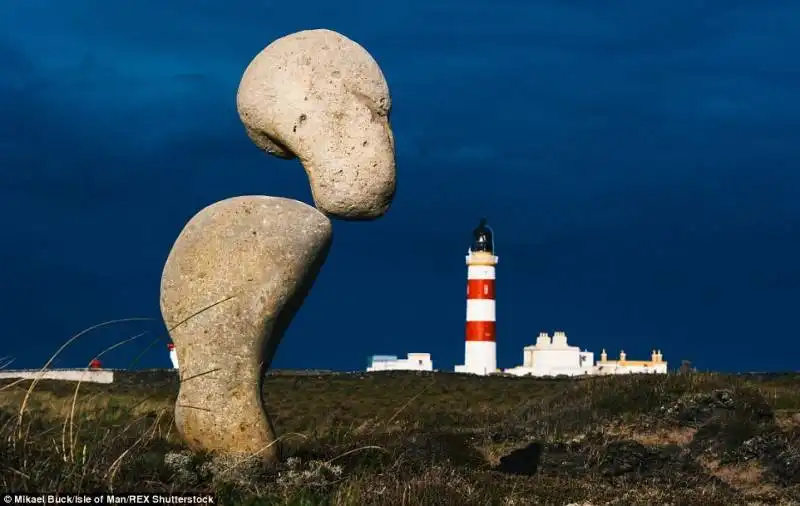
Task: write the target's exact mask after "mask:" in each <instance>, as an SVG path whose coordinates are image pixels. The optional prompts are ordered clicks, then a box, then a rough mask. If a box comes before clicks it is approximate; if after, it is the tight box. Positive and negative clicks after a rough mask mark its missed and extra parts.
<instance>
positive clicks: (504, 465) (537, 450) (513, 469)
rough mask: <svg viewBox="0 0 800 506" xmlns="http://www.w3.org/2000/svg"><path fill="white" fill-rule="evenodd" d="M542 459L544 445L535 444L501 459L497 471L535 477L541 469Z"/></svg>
mask: <svg viewBox="0 0 800 506" xmlns="http://www.w3.org/2000/svg"><path fill="white" fill-rule="evenodd" d="M541 458H542V444H541V443H538V442H533V443H530V444H529V445H528V446H525V447H524V448H518V449H516V450H514V451H512V452H511V453H509V454H508V455H504V456H503V457H500V463H499V464H498V465H497V467H496V468H495V469H496V470H497V471H500V472H501V473H508V474H519V475H523V476H533V475H534V474H536V471H537V469H538V468H539V462H540V460H541Z"/></svg>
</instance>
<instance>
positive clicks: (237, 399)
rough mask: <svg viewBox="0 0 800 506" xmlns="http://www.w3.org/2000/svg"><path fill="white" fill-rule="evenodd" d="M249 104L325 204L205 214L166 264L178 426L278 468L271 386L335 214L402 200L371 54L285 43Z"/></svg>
mask: <svg viewBox="0 0 800 506" xmlns="http://www.w3.org/2000/svg"><path fill="white" fill-rule="evenodd" d="M237 107H238V110H239V114H240V117H241V120H242V122H243V124H244V126H245V130H246V132H247V134H248V135H249V136H250V138H251V139H252V140H253V141H254V142H255V144H256V145H257V146H258V147H259V148H261V149H263V150H264V151H266V152H268V153H270V154H272V155H275V156H278V157H281V158H285V159H291V158H295V157H297V158H298V159H299V160H300V162H301V163H302V165H303V167H304V169H305V171H306V174H307V175H308V179H309V183H310V185H311V189H312V193H313V197H314V202H315V204H316V206H317V207H318V208H319V210H317V209H315V208H313V207H311V206H308V205H306V204H304V203H301V202H298V201H296V200H292V199H286V198H279V197H268V196H244V197H235V198H231V199H227V200H223V201H221V202H217V203H215V204H212V205H210V206H208V207H206V208H205V209H203V210H201V211H200V212H199V213H198V214H197V215H195V216H194V217H193V218H192V219H191V220H190V221H189V223H188V224H187V225H186V227H185V228H184V229H183V231H182V232H181V233H180V235H179V236H178V239H177V240H176V242H175V244H174V245H173V247H172V250H171V251H170V253H169V257H168V258H167V262H166V264H165V267H164V272H163V275H162V279H161V312H162V315H163V317H164V321H165V323H166V324H167V326H168V328H170V329H171V330H170V336H171V337H172V340H173V342H174V343H175V345H176V346H175V347H176V349H177V352H178V361H179V363H180V364H181V368H180V374H181V388H180V393H179V395H178V400H177V403H176V407H175V422H176V425H177V426H178V429H179V431H180V433H181V434H182V436H183V437H184V439H185V440H186V442H187V443H188V444H189V446H190V447H191V448H193V449H197V450H205V451H211V452H212V453H215V454H217V455H223V456H227V457H230V456H243V457H245V456H258V458H259V459H260V460H261V461H262V462H268V463H269V462H275V461H276V460H277V459H278V458H279V457H280V448H279V445H278V444H277V441H276V435H275V432H274V430H273V428H272V425H271V422H270V420H269V416H268V415H267V413H266V410H265V408H264V406H263V402H262V397H261V387H262V381H263V377H264V374H265V372H266V371H267V369H268V368H269V366H270V363H271V361H272V357H273V356H274V354H275V351H276V349H277V347H278V344H279V343H280V340H281V338H282V336H283V333H284V331H285V330H286V328H287V327H288V325H289V323H290V322H291V319H292V317H293V316H294V314H295V312H296V311H297V309H298V308H299V307H300V305H301V304H302V301H303V299H304V297H305V295H306V294H307V293H308V290H309V289H310V287H311V285H312V284H313V282H314V279H315V278H316V275H317V273H318V272H319V269H320V268H321V266H322V264H323V263H324V261H325V258H326V256H327V252H328V250H329V248H330V244H331V240H332V228H331V223H330V221H329V217H330V218H338V219H345V220H368V219H376V218H378V217H380V216H382V215H383V214H384V213H385V212H386V211H387V210H388V209H389V206H390V205H391V202H392V199H393V197H394V191H395V184H396V182H395V155H394V141H393V137H392V132H391V128H390V125H389V110H390V107H391V101H390V97H389V89H388V85H387V84H386V81H385V79H384V77H383V74H382V72H381V70H380V68H379V67H378V64H377V63H376V62H375V60H373V58H372V57H371V56H370V55H369V53H367V51H366V50H365V49H364V48H362V47H361V46H360V45H358V44H356V43H355V42H353V41H351V40H350V39H348V38H346V37H344V36H342V35H340V34H338V33H335V32H332V31H329V30H309V31H302V32H298V33H295V34H292V35H289V36H286V37H283V38H281V39H278V40H276V41H275V42H273V43H272V44H270V45H269V46H267V47H266V49H264V50H263V51H262V52H261V53H260V54H258V55H257V56H256V57H255V58H254V59H253V61H252V62H251V63H250V65H249V66H248V67H247V69H246V71H245V72H244V75H243V77H242V80H241V84H240V88H239V92H238V96H237ZM320 211H322V212H320ZM220 301H222V302H220ZM218 302H219V303H218ZM206 308H207V309H206Z"/></svg>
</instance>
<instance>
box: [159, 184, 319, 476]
mask: <svg viewBox="0 0 800 506" xmlns="http://www.w3.org/2000/svg"><path fill="white" fill-rule="evenodd" d="M331 235H332V231H331V224H330V221H329V220H328V219H327V218H326V217H325V216H324V215H323V214H322V213H320V212H319V211H317V210H316V209H314V208H313V207H310V206H308V205H306V204H303V203H302V202H298V201H295V200H291V199H285V198H278V197H262V196H245V197H235V198H230V199H227V200H223V201H220V202H217V203H215V204H212V205H210V206H208V207H206V208H205V209H203V210H201V211H200V212H199V213H197V214H196V215H195V216H194V217H193V218H192V219H191V220H190V221H189V223H188V224H187V225H186V227H185V228H184V229H183V231H182V232H181V233H180V235H179V236H178V239H177V240H176V242H175V244H174V246H173V247H172V250H171V251H170V253H169V257H168V259H167V262H166V265H165V266H164V272H163V275H162V278H161V312H162V315H163V317H164V321H165V323H166V325H167V327H168V328H170V329H171V330H170V336H171V337H172V340H173V342H175V345H176V349H177V352H178V359H179V361H180V364H181V368H180V375H181V386H180V392H179V394H178V400H177V402H176V407H175V415H176V416H175V418H176V420H175V421H176V425H177V426H178V429H179V431H180V432H181V434H182V435H183V437H184V439H185V440H186V442H187V443H188V444H189V446H190V448H192V449H195V450H204V451H209V452H217V453H222V454H226V455H236V454H254V453H258V454H259V455H261V456H262V458H263V460H264V461H274V460H275V459H276V458H277V457H278V456H279V447H278V445H277V444H275V434H274V431H273V428H272V425H271V423H270V420H269V417H268V416H267V414H266V412H265V410H264V407H263V404H262V397H261V387H262V380H263V377H264V374H265V372H266V370H267V368H268V367H269V365H270V362H271V361H272V357H273V355H274V353H275V349H276V348H277V346H278V344H279V342H280V340H281V337H282V336H283V333H284V331H285V330H286V328H287V326H288V325H289V323H290V321H291V319H292V317H293V316H294V313H295V312H296V311H297V309H298V308H299V307H300V305H301V304H302V301H303V299H304V298H305V295H306V293H307V292H308V290H309V289H310V287H311V284H312V283H313V281H314V279H315V278H316V275H317V273H318V272H319V269H320V267H321V266H322V264H323V263H324V261H325V258H326V256H327V254H328V250H329V247H330V243H331ZM228 297H230V299H228V300H225V299H226V298H228ZM220 301H224V302H220ZM215 303H218V304H217V305H214V304H215ZM210 306H213V307H210ZM209 307H210V308H209ZM204 308H209V309H207V310H205V311H202V312H200V311H201V310H203V309H204ZM198 312H199V313H198ZM193 315H194V316H193Z"/></svg>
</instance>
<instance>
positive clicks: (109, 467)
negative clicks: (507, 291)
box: [0, 371, 800, 506]
mask: <svg viewBox="0 0 800 506" xmlns="http://www.w3.org/2000/svg"><path fill="white" fill-rule="evenodd" d="M798 385H800V376H795V375H772V376H770V375H759V376H755V375H752V376H748V375H741V376H726V375H719V374H707V373H694V374H688V375H667V376H619V377H597V378H589V379H582V380H568V379H563V380H562V379H535V378H507V377H490V378H479V377H471V376H466V375H456V374H449V373H414V372H388V373H375V374H318V375H308V374H274V375H270V376H268V378H267V380H266V381H265V385H264V396H265V400H266V404H267V406H269V410H270V414H271V415H272V417H273V421H274V424H275V426H276V429H277V430H278V432H279V433H280V434H283V435H284V436H283V441H282V444H283V450H284V460H283V462H282V463H281V464H280V465H279V466H278V467H277V468H274V469H254V468H241V469H240V468H236V467H235V466H227V467H225V466H223V467H225V468H224V469H222V468H221V467H220V466H221V464H220V463H219V462H218V461H217V460H215V459H212V458H210V456H206V455H196V454H192V453H191V452H188V451H187V450H186V448H185V446H184V444H183V442H182V441H181V439H180V437H179V436H178V434H177V433H176V431H175V429H174V425H173V418H172V412H173V407H174V402H175V398H176V396H177V392H178V379H177V375H176V374H175V373H174V372H172V371H142V372H121V373H118V376H117V378H116V379H115V383H113V384H111V385H98V384H88V383H83V384H81V385H80V388H79V389H76V385H75V384H68V383H61V382H57V381H48V380H41V381H39V382H38V383H37V384H36V385H35V386H33V385H32V382H31V381H24V382H19V381H5V382H4V383H2V384H0V432H1V433H2V434H0V435H1V436H2V439H1V440H0V483H1V484H2V488H3V489H4V490H7V491H15V492H43V491H53V492H54V491H66V492H87V493H88V492H108V491H115V492H125V493H128V492H139V493H141V492H149V493H159V492H170V493H188V492H207V491H212V492H214V493H216V494H217V496H218V499H219V501H220V502H221V503H223V504H252V505H255V504H294V505H317V504H331V505H334V504H336V505H338V504H348V505H359V506H360V505H373V504H374V505H389V504H391V505H395V504H397V505H403V504H407V505H425V504H431V505H434V504H436V505H438V504H453V505H459V506H467V505H494V504H497V505H509V506H511V505H525V504H543V505H544V504H548V505H549V504H554V505H560V506H564V505H567V504H571V503H573V504H575V503H576V504H592V505H600V504H618V505H624V506H628V505H636V504H642V505H652V504H675V505H681V506H684V505H686V506H691V505H694V504H697V505H700V504H702V505H703V506H713V505H717V504H719V505H726V506H728V505H737V504H800V389H798V388H797V386H798ZM23 403H24V412H23V410H21V407H22V406H23ZM223 471H224V472H223Z"/></svg>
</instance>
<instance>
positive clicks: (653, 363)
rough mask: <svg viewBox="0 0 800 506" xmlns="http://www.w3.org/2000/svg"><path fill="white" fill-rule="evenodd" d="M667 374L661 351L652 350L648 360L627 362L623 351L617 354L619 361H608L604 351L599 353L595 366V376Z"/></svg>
mask: <svg viewBox="0 0 800 506" xmlns="http://www.w3.org/2000/svg"><path fill="white" fill-rule="evenodd" d="M637 373H638V374H667V363H666V362H664V357H663V355H661V350H653V352H652V353H651V354H650V360H628V357H627V355H626V354H625V352H624V351H620V352H619V360H608V354H607V353H606V350H603V351H602V352H601V353H600V361H599V362H597V365H596V366H595V374H637Z"/></svg>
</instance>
